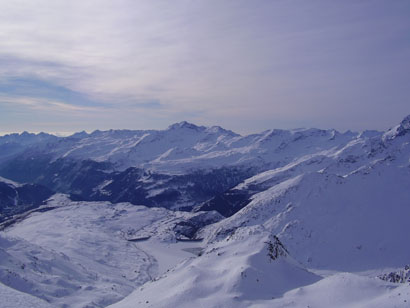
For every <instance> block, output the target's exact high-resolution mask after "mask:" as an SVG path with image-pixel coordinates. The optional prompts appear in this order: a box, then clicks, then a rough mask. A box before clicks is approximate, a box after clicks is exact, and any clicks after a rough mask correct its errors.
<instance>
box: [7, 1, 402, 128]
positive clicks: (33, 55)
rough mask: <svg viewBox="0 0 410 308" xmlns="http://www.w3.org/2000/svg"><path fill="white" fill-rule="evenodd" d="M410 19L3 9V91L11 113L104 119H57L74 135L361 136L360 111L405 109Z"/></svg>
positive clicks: (188, 5) (207, 6)
mask: <svg viewBox="0 0 410 308" xmlns="http://www.w3.org/2000/svg"><path fill="white" fill-rule="evenodd" d="M409 11H410V4H409V2H408V1H405V0H403V1H402V0H397V1H394V3H393V2H389V3H387V2H385V1H379V0H376V1H361V2H356V1H350V0H349V1H341V2H332V3H331V2H328V1H314V2H305V1H300V2H294V1H292V2H290V1H268V0H266V1H265V0H262V1H258V2H257V3H256V2H253V1H245V0H236V1H233V0H224V1H219V0H210V1H188V0H179V1H150V0H137V1H134V0H118V1H111V0H87V1H63V0H57V1H55V0H15V1H1V2H0V93H2V95H3V96H2V97H3V98H7V100H8V103H7V108H8V109H7V110H8V111H7V112H11V109H10V108H11V106H12V104H14V105H15V106H19V108H23V107H25V108H28V109H30V110H41V111H42V112H44V113H46V112H47V110H49V111H50V112H53V113H58V112H61V113H64V112H66V113H70V114H72V115H73V117H74V114H81V113H83V114H86V113H87V112H88V113H89V116H90V117H94V118H96V116H97V115H98V116H100V117H101V120H100V121H98V120H97V119H95V120H92V121H85V120H84V121H83V122H81V121H80V122H78V120H77V119H76V118H70V117H68V116H67V118H66V120H64V119H61V121H63V122H64V121H65V122H66V124H64V125H66V126H69V125H70V122H71V123H76V129H77V128H79V129H83V128H85V129H91V127H90V126H91V125H92V126H93V127H92V128H102V127H105V126H107V125H110V127H118V126H121V125H122V126H123V127H127V128H141V127H140V125H141V126H142V125H144V126H145V127H165V126H167V125H168V124H169V122H171V121H179V120H182V118H181V117H183V116H186V117H188V118H187V119H188V120H193V121H197V122H198V123H200V124H221V123H223V124H224V125H227V126H228V128H232V129H235V130H239V131H243V130H244V123H245V122H246V121H247V122H248V124H247V125H248V127H254V129H255V130H256V129H263V128H267V126H271V127H272V126H280V127H292V126H303V125H308V126H310V125H314V126H328V125H331V126H336V127H337V128H342V129H343V128H345V127H355V128H361V125H362V124H361V121H360V119H362V118H363V117H366V116H367V115H368V114H369V112H370V113H371V115H372V118H373V119H374V127H375V128H380V127H381V126H382V127H385V126H387V125H389V123H394V122H396V121H397V120H398V119H400V118H401V117H402V114H403V113H407V112H410V110H409V108H408V102H407V101H406V100H407V98H408V97H409V95H410V93H409V91H410V90H409V89H408V87H407V86H406V85H405V84H404V82H403V80H409V78H410V73H409V72H410V56H409V55H410V43H409V40H408V39H407V38H408V33H409V31H410V21H409V19H408V12H409ZM12 100H14V101H13V103H11V101H12ZM5 101H6V100H2V101H1V102H0V109H1V107H2V106H1V104H5V103H4V102H5ZM391 106H394V108H391ZM353 111H354V112H355V114H356V117H355V118H354V119H352V116H351V114H352V112H353ZM3 112H4V109H3ZM0 117H1V116H0ZM325 119H329V120H325ZM15 121H20V120H19V118H17V117H16V118H15ZM76 121H77V122H76ZM40 122H41V123H44V121H43V119H42V118H41V121H40V118H39V122H38V123H40ZM0 125H1V124H0ZM38 125H40V124H38ZM0 129H2V130H5V129H4V128H3V127H0ZM70 130H71V129H70ZM246 130H248V128H246Z"/></svg>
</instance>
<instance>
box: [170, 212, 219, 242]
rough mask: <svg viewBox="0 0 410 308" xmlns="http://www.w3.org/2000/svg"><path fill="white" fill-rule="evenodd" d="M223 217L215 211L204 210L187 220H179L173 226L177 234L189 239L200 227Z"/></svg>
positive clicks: (193, 236)
mask: <svg viewBox="0 0 410 308" xmlns="http://www.w3.org/2000/svg"><path fill="white" fill-rule="evenodd" d="M223 218H224V217H223V216H222V215H219V214H218V213H217V212H213V211H212V212H205V213H201V214H198V215H196V216H193V217H191V218H190V219H188V220H185V221H180V222H178V223H177V224H176V225H175V226H174V232H175V234H176V235H177V236H179V237H180V236H184V237H186V238H189V239H193V238H195V233H196V232H197V231H198V230H199V229H200V228H202V227H205V226H207V225H209V224H212V223H216V222H218V221H220V220H222V219H223Z"/></svg>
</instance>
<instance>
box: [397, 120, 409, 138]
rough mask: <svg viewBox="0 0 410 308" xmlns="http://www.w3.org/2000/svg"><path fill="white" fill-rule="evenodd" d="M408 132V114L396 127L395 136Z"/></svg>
mask: <svg viewBox="0 0 410 308" xmlns="http://www.w3.org/2000/svg"><path fill="white" fill-rule="evenodd" d="M409 132H410V115H408V116H407V117H405V118H404V119H403V121H401V123H400V125H399V127H398V128H397V136H404V135H406V134H407V133H409Z"/></svg>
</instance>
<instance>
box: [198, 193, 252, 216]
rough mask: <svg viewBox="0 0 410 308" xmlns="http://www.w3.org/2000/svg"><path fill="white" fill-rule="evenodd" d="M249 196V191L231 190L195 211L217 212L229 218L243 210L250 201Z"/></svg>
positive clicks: (250, 194) (206, 202)
mask: <svg viewBox="0 0 410 308" xmlns="http://www.w3.org/2000/svg"><path fill="white" fill-rule="evenodd" d="M251 196H252V193H251V192H249V191H244V190H236V189H231V190H228V191H226V192H224V193H222V194H218V195H217V196H215V197H213V198H212V199H210V200H207V201H205V202H204V203H202V204H201V205H200V206H198V207H196V208H195V211H217V212H218V213H220V214H221V215H223V216H225V217H229V216H232V215H233V214H235V213H236V212H238V211H239V210H241V209H242V208H244V207H245V206H246V205H247V204H248V203H249V202H250V201H251V200H250V197H251Z"/></svg>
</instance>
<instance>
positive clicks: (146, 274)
mask: <svg viewBox="0 0 410 308" xmlns="http://www.w3.org/2000/svg"><path fill="white" fill-rule="evenodd" d="M47 206H49V207H51V206H56V208H55V209H53V210H50V211H47V212H44V213H31V214H30V215H29V216H28V217H27V218H26V219H25V220H23V221H21V222H20V223H17V224H15V225H13V226H12V227H9V228H8V229H6V231H3V232H0V282H2V283H4V284H6V285H8V286H9V287H12V288H14V289H16V290H19V291H21V292H25V293H28V294H31V295H34V296H36V297H39V298H41V299H44V300H47V301H49V302H51V303H52V305H53V307H86V306H87V307H104V306H107V305H108V304H111V303H114V302H116V301H118V300H120V299H121V298H123V297H124V296H126V295H128V294H129V293H130V292H132V291H133V290H134V289H135V288H136V287H138V286H140V285H142V284H143V283H145V282H146V281H149V280H151V279H152V278H153V277H155V276H157V275H158V274H160V273H161V272H163V271H166V270H167V269H168V268H169V267H172V266H174V265H175V264H177V263H178V262H179V261H181V260H183V259H185V258H188V257H194V256H195V255H194V254H193V253H190V252H188V251H185V250H183V249H186V248H190V247H193V246H194V247H197V246H198V243H175V235H174V234H172V227H173V226H174V224H175V222H177V221H180V220H182V219H183V218H186V217H191V216H193V215H197V214H190V213H182V212H171V211H168V210H166V209H162V208H153V209H150V208H147V207H145V206H135V205H131V204H128V203H123V204H115V205H112V204H110V203H108V202H70V201H68V200H67V199H66V197H65V196H64V195H56V196H55V197H54V198H51V199H50V201H49V203H48V205H47ZM146 236H151V238H150V239H149V240H148V242H150V243H151V242H152V252H147V251H145V249H147V248H149V247H150V245H148V246H146V243H143V242H141V243H139V242H132V241H128V239H138V238H141V237H146ZM161 243H162V244H161ZM163 254H166V255H167V257H164V256H163ZM168 256H171V258H168ZM167 259H168V260H167ZM158 260H160V261H161V263H160V264H159V262H158ZM164 260H166V262H165V261H164ZM5 305H6V304H5V303H4V302H2V301H0V307H7V306H5Z"/></svg>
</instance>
